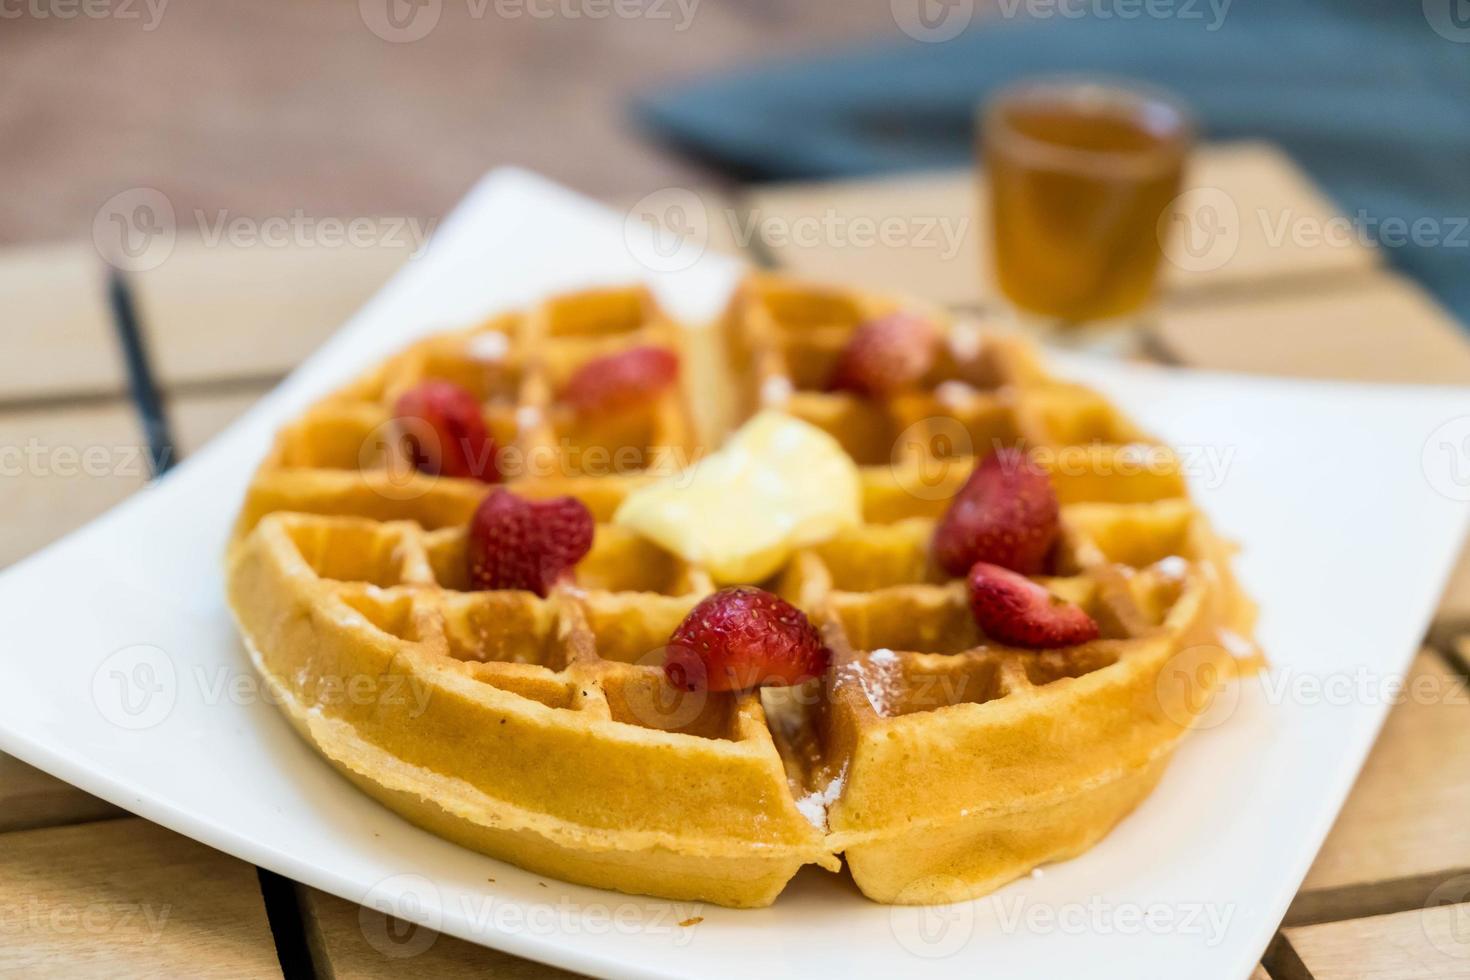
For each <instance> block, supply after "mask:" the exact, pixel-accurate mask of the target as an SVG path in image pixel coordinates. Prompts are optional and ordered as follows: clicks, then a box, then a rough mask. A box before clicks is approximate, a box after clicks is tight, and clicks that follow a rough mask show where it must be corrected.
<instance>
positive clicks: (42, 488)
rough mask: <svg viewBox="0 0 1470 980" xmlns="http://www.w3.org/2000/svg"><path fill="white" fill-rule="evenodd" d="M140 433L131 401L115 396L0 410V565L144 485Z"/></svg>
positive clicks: (144, 456)
mask: <svg viewBox="0 0 1470 980" xmlns="http://www.w3.org/2000/svg"><path fill="white" fill-rule="evenodd" d="M8 359H9V358H8V357H7V358H0V362H4V361H6V360H8ZM33 369H34V365H33ZM141 438H142V434H141V430H140V429H139V427H138V423H137V418H136V415H135V413H134V412H133V409H132V408H131V407H130V406H129V405H127V404H126V403H124V402H121V401H117V402H109V403H105V404H100V405H85V406H81V407H73V408H64V409H46V410H40V409H37V410H26V411H15V412H0V466H3V467H4V478H3V479H0V567H3V566H4V565H7V564H9V563H11V562H13V561H15V560H16V559H18V558H21V557H23V556H24V555H27V554H29V553H30V552H32V551H35V550H36V549H37V548H39V547H41V546H42V545H44V544H48V543H50V542H51V541H52V540H54V539H56V538H58V537H60V536H61V535H62V534H65V533H66V532H67V531H70V530H72V529H73V528H76V527H80V526H81V525H82V524H85V523H86V522H87V521H89V520H91V519H92V518H93V517H96V516H97V515H99V514H101V513H102V512H103V511H105V510H107V509H108V508H109V507H111V506H112V505H114V504H116V503H118V502H119V501H121V500H122V499H123V498H124V497H126V496H127V495H128V494H130V493H132V492H133V491H134V490H136V489H138V488H139V487H141V486H143V484H144V483H145V482H146V481H147V479H148V459H147V454H146V453H145V452H143V451H142V449H141V448H140V440H141Z"/></svg>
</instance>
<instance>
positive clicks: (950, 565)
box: [934, 449, 1057, 576]
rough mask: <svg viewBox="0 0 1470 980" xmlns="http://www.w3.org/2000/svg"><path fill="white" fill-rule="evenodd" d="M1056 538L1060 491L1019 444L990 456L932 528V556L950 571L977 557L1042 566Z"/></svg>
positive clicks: (1029, 568) (958, 571) (1022, 568)
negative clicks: (1021, 449)
mask: <svg viewBox="0 0 1470 980" xmlns="http://www.w3.org/2000/svg"><path fill="white" fill-rule="evenodd" d="M1056 538H1057V495H1056V493H1055V491H1053V490H1052V486H1051V480H1050V479H1049V478H1048V477H1047V475H1046V471H1045V470H1043V469H1042V468H1041V467H1040V466H1037V465H1036V464H1035V463H1034V462H1032V461H1031V460H1030V459H1028V458H1027V457H1026V454H1025V453H1023V452H1021V451H1020V450H1019V449H999V450H997V451H996V452H994V453H992V454H991V455H990V456H988V457H986V458H985V460H984V461H982V462H981V463H980V465H979V466H976V467H975V471H974V472H973V473H971V474H970V478H969V479H968V480H966V481H965V485H964V486H963V487H961V488H960V492H959V493H957V494H955V497H954V499H953V500H952V501H950V504H949V510H948V511H946V512H945V515H944V519H943V520H941V521H940V522H939V526H938V527H937V528H935V530H934V558H935V560H936V561H937V562H938V563H939V567H940V568H942V569H944V570H945V571H946V572H948V573H949V574H951V575H954V576H960V575H963V574H965V572H967V571H968V570H969V568H970V566H971V565H973V564H975V562H977V561H985V562H990V563H991V564H992V565H1000V566H1003V567H1005V568H1009V569H1013V570H1014V571H1017V572H1021V573H1022V574H1025V575H1035V574H1038V573H1039V572H1041V570H1042V568H1043V566H1044V565H1045V563H1046V556H1047V552H1049V551H1050V550H1051V546H1052V544H1053V543H1054V542H1055V541H1056Z"/></svg>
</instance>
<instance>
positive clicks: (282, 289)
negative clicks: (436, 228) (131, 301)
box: [132, 236, 408, 385]
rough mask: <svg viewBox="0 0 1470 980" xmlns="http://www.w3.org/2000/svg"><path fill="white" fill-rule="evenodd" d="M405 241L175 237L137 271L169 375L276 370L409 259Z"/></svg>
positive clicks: (165, 377) (144, 311)
mask: <svg viewBox="0 0 1470 980" xmlns="http://www.w3.org/2000/svg"><path fill="white" fill-rule="evenodd" d="M407 256H408V251H407V250H406V249H405V248H395V247H389V246H378V247H370V248H353V247H347V246H342V247H322V246H317V247H312V246H304V247H298V246H291V247H282V248H273V247H266V246H255V247H238V246H233V245H228V244H223V243H221V244H217V245H213V246H210V245H206V244H204V243H203V242H201V241H198V240H194V239H189V240H183V239H182V236H181V240H180V241H179V243H178V245H177V246H176V247H175V249H174V251H173V253H172V254H171V255H170V256H169V257H168V259H167V260H166V261H164V262H163V264H162V265H160V266H158V268H156V269H152V270H149V271H146V272H140V273H138V274H136V275H135V276H134V277H133V280H132V281H133V284H134V287H135V289H136V291H137V296H138V308H139V313H140V315H141V316H142V318H143V322H144V324H145V325H146V327H147V333H148V340H149V345H150V347H151V353H152V358H153V362H154V366H155V370H156V371H157V373H158V376H159V378H160V380H161V382H162V383H163V384H165V385H170V384H177V383H181V382H185V383H198V382H203V381H214V380H220V379H234V378H255V379H273V378H276V377H279V376H281V375H283V374H285V373H286V372H287V371H289V370H290V369H291V368H293V367H295V366H296V365H297V364H298V363H300V362H301V360H302V358H304V357H305V356H306V355H307V354H309V353H311V352H312V351H313V350H315V349H316V348H317V347H318V346H319V345H320V344H321V342H322V341H323V340H325V339H326V338H327V337H328V336H329V335H331V333H332V332H333V331H334V330H336V329H337V328H338V327H340V326H341V325H342V323H343V322H344V321H345V320H346V319H347V318H348V317H349V316H351V315H352V314H353V313H354V312H356V311H357V309H358V308H359V307H360V306H362V304H363V303H364V302H365V301H366V300H367V299H368V298H369V297H370V296H371V295H372V294H373V293H374V292H375V291H377V289H378V288H379V287H380V286H382V285H383V283H385V282H386V281H387V280H388V277H389V276H390V275H391V274H392V273H393V272H394V271H395V270H396V269H397V268H398V267H399V266H400V265H401V264H402V263H403V262H404V261H405V259H406V258H407Z"/></svg>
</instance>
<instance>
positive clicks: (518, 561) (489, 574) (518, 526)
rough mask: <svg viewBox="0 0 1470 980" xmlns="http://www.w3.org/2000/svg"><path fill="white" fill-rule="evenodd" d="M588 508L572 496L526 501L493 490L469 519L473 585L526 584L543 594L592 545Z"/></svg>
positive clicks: (504, 586)
mask: <svg viewBox="0 0 1470 980" xmlns="http://www.w3.org/2000/svg"><path fill="white" fill-rule="evenodd" d="M592 534H593V524H592V512H591V511H589V510H588V509H587V506H586V505H585V504H583V503H582V501H580V500H578V499H577V498H575V497H553V498H552V499H550V500H527V499H526V498H524V497H518V496H516V495H515V494H513V493H511V492H510V491H509V490H506V489H504V488H503V487H502V488H499V489H497V490H494V491H492V492H491V493H490V495H489V496H487V497H486V498H485V499H484V500H482V501H480V506H479V507H477V508H476V509H475V515H474V516H473V517H471V518H470V529H469V541H468V542H467V544H466V547H465V557H466V560H467V565H468V569H469V578H470V584H471V586H472V587H473V588H476V589H526V590H528V591H530V592H534V593H536V594H537V595H539V596H541V597H542V598H543V599H544V598H546V594H547V593H548V592H550V591H551V587H552V586H553V585H555V584H556V583H557V582H559V581H562V580H566V579H570V578H571V575H572V568H573V566H575V565H576V564H577V562H579V561H581V560H582V558H583V557H584V556H585V555H586V554H587V552H588V551H589V550H590V549H591V548H592Z"/></svg>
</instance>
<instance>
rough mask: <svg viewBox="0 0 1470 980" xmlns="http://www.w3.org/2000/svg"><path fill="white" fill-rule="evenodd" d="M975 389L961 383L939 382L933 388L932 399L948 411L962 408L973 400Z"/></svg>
mask: <svg viewBox="0 0 1470 980" xmlns="http://www.w3.org/2000/svg"><path fill="white" fill-rule="evenodd" d="M976 393H977V392H976V389H975V387H974V386H973V385H969V384H966V383H965V382H963V381H953V380H950V381H941V382H940V383H939V384H937V385H935V386H934V397H935V399H937V400H938V402H939V404H941V405H943V406H944V407H945V408H948V409H950V410H957V409H961V408H964V407H965V406H966V405H967V404H969V402H970V401H971V400H972V399H974V397H975V395H976Z"/></svg>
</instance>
